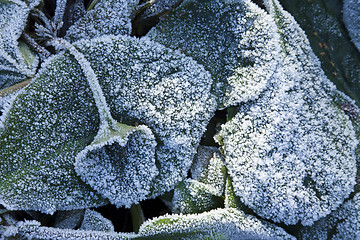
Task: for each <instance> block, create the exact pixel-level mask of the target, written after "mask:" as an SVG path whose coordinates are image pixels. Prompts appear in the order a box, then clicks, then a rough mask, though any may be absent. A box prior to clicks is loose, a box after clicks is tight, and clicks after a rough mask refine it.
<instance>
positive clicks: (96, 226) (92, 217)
mask: <svg viewBox="0 0 360 240" xmlns="http://www.w3.org/2000/svg"><path fill="white" fill-rule="evenodd" d="M79 229H80V230H86V231H88V230H93V231H101V232H114V225H113V224H112V222H111V221H110V220H109V219H107V218H104V217H103V216H102V215H101V214H100V213H98V212H96V211H93V210H90V209H86V211H85V215H84V220H83V221H82V223H81V226H80V228H79Z"/></svg>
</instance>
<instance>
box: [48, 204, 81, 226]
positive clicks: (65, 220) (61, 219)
mask: <svg viewBox="0 0 360 240" xmlns="http://www.w3.org/2000/svg"><path fill="white" fill-rule="evenodd" d="M84 212H85V211H84V210H83V209H79V210H71V211H57V212H56V219H55V223H54V227H56V228H67V229H75V228H76V227H79V226H80V223H81V221H82V219H83V218H84Z"/></svg>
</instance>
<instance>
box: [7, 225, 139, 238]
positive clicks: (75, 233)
mask: <svg viewBox="0 0 360 240" xmlns="http://www.w3.org/2000/svg"><path fill="white" fill-rule="evenodd" d="M4 236H5V237H7V238H9V239H10V237H15V239H22V238H23V237H26V239H43V240H48V239H53V240H67V239H72V240H83V239H98V240H102V239H108V240H126V239H134V238H135V237H136V235H135V234H133V233H114V232H101V231H93V230H72V229H60V228H52V227H43V226H40V223H39V222H37V221H25V222H18V223H17V224H16V226H15V227H8V230H7V231H6V232H5V233H4Z"/></svg>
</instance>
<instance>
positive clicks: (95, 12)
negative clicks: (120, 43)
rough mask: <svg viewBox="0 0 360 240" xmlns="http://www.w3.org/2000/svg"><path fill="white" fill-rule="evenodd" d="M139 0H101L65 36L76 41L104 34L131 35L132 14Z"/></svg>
mask: <svg viewBox="0 0 360 240" xmlns="http://www.w3.org/2000/svg"><path fill="white" fill-rule="evenodd" d="M138 2H139V1H138V0H110V1H109V0H101V1H100V2H99V3H97V4H96V5H95V7H94V8H93V9H90V10H89V11H88V12H87V13H86V14H85V15H84V16H83V17H82V18H80V19H79V20H78V21H77V22H75V23H74V25H72V26H71V27H70V28H69V29H68V30H67V32H66V36H65V38H67V39H68V40H70V41H72V42H74V41H76V40H81V39H91V38H94V37H100V36H103V35H108V34H114V35H119V34H123V35H130V33H131V14H132V13H133V11H135V7H136V5H137V4H138Z"/></svg>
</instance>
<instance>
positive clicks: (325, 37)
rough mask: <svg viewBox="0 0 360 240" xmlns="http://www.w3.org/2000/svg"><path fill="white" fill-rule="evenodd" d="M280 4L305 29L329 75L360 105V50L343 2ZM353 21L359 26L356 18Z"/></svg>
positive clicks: (320, 0) (284, 1)
mask: <svg viewBox="0 0 360 240" xmlns="http://www.w3.org/2000/svg"><path fill="white" fill-rule="evenodd" d="M281 3H282V4H283V6H284V8H285V9H286V10H287V11H289V12H290V13H291V14H292V15H293V16H294V18H295V20H296V21H297V22H298V23H299V25H300V27H301V28H302V29H303V30H304V31H305V33H306V35H307V37H308V38H309V41H310V44H311V47H312V49H313V50H314V52H315V54H316V55H317V57H318V58H319V59H320V61H321V66H322V69H323V70H324V71H325V74H326V75H327V77H328V78H329V79H330V80H331V81H332V82H334V83H335V84H336V86H337V87H338V89H339V90H340V91H343V92H345V93H346V94H347V95H349V96H350V97H351V98H352V99H354V100H355V101H356V103H357V105H358V106H360V95H359V92H360V82H359V79H360V52H359V51H358V50H357V49H356V47H355V46H354V44H353V43H352V42H351V41H350V39H349V35H348V32H347V31H346V29H345V27H344V23H343V21H342V17H343V13H342V4H343V1H342V0H311V1H303V0H281ZM344 3H345V1H344ZM347 16H348V15H347ZM348 17H349V16H348ZM352 23H353V26H354V27H355V26H358V24H356V22H355V21H353V22H352Z"/></svg>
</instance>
